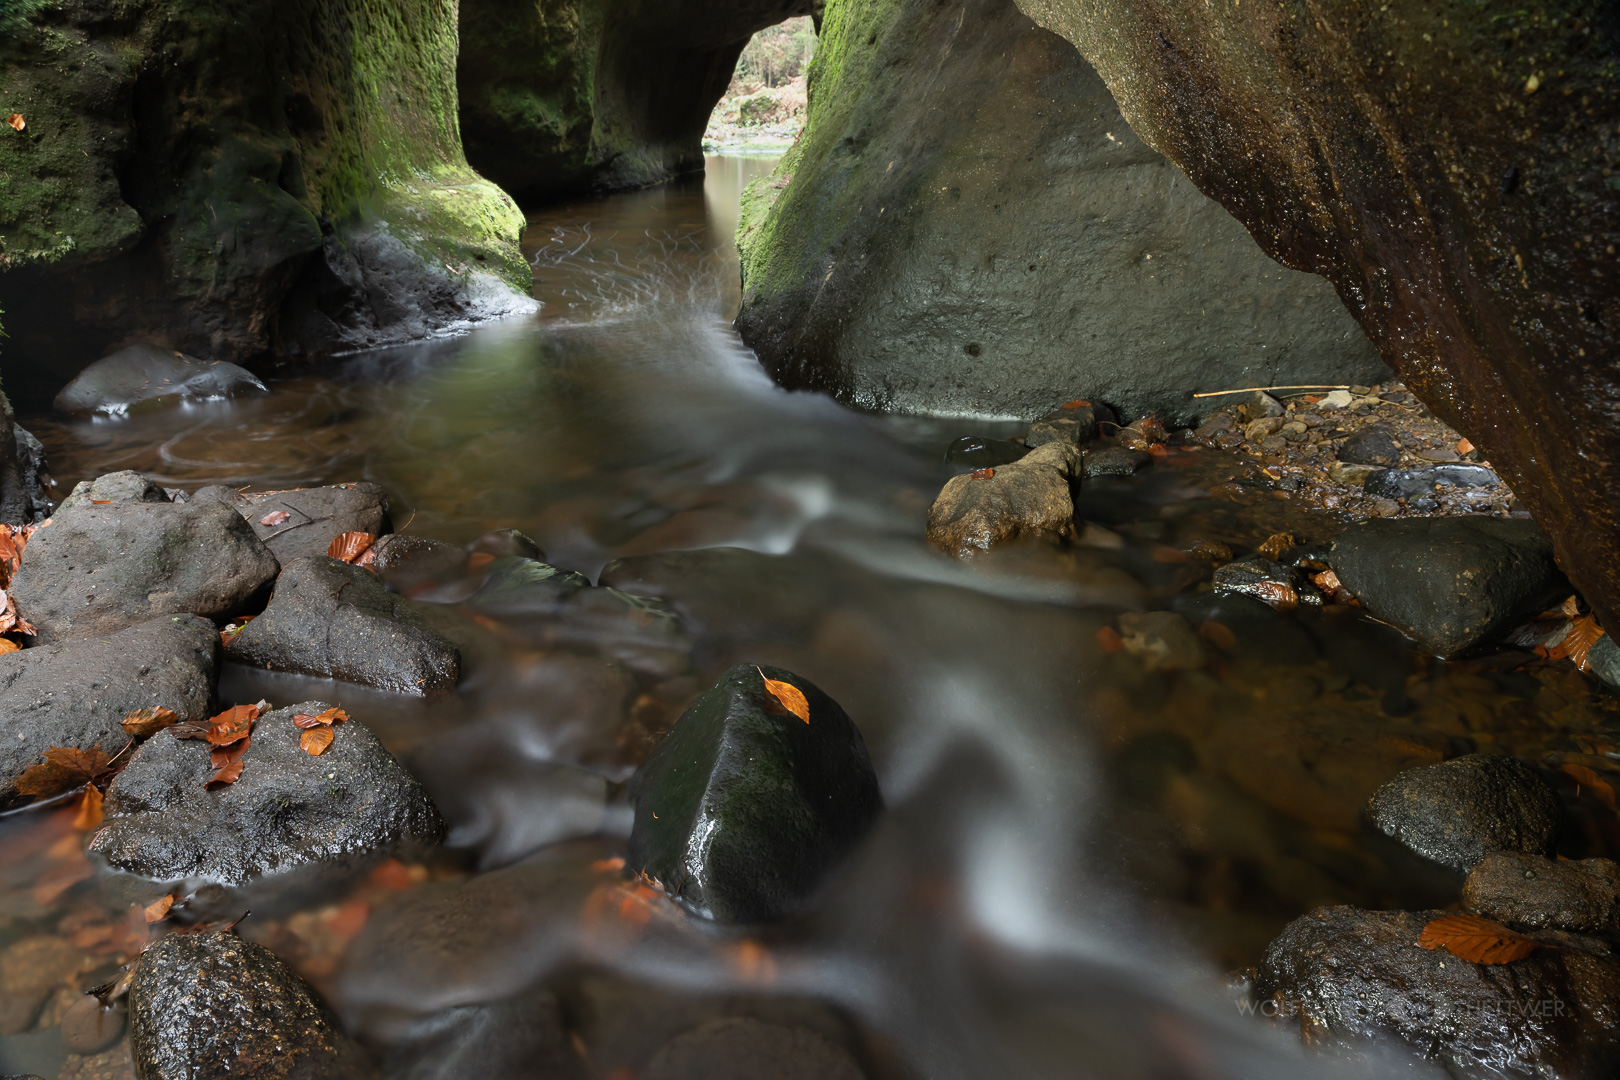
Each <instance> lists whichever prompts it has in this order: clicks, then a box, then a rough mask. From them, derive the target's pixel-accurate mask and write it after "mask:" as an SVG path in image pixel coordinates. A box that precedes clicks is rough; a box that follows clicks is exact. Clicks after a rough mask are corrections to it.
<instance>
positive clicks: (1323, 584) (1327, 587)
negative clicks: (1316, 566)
mask: <svg viewBox="0 0 1620 1080" xmlns="http://www.w3.org/2000/svg"><path fill="white" fill-rule="evenodd" d="M1311 580H1312V581H1314V582H1316V587H1317V588H1318V589H1321V590H1322V591H1323V592H1325V593H1327V594H1328V595H1329V596H1332V595H1333V594H1334V593H1336V592H1338V591H1339V590H1340V589H1343V588H1344V584H1343V583H1342V582H1341V581H1340V580H1339V575H1338V574H1335V573H1334V572H1333V571H1331V570H1323V571H1322V572H1321V573H1320V574H1312V575H1311Z"/></svg>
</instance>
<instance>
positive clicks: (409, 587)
mask: <svg viewBox="0 0 1620 1080" xmlns="http://www.w3.org/2000/svg"><path fill="white" fill-rule="evenodd" d="M375 551H376V556H377V557H376V561H375V562H374V563H373V564H372V569H374V570H375V571H376V572H377V576H378V577H379V578H381V579H382V582H383V584H384V585H387V586H388V587H389V588H390V589H393V590H394V591H395V592H401V593H404V594H406V595H407V596H409V595H410V594H411V593H412V592H413V591H414V590H416V589H421V588H426V587H432V586H434V585H440V584H443V583H445V582H449V581H452V580H455V579H457V578H459V577H461V576H462V575H463V574H464V573H465V572H466V570H467V552H465V551H463V550H462V549H461V548H458V547H456V546H455V545H454V544H446V543H445V542H444V541H442V540H429V539H427V538H426V537H423V536H398V535H396V536H384V537H381V538H379V539H378V540H377V543H376V545H375Z"/></svg>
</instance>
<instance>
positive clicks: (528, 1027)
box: [383, 988, 593, 1080]
mask: <svg viewBox="0 0 1620 1080" xmlns="http://www.w3.org/2000/svg"><path fill="white" fill-rule="evenodd" d="M568 1036H569V1027H568V1025H567V1023H566V1022H565V1018H564V1016H563V1013H562V1008H561V1006H560V1005H559V1004H558V1001H557V995H556V994H554V993H552V992H551V991H549V990H546V989H544V988H537V989H532V990H529V991H526V992H524V993H521V994H517V995H515V996H513V997H510V998H506V999H504V1000H501V1001H493V1002H479V1003H477V1004H470V1005H460V1006H457V1007H454V1008H449V1009H445V1010H442V1011H440V1012H436V1013H430V1014H429V1015H427V1016H425V1017H422V1018H420V1019H417V1020H414V1021H413V1022H411V1023H409V1024H401V1025H395V1026H394V1027H393V1028H392V1029H391V1030H390V1031H389V1038H388V1041H387V1053H388V1057H387V1059H386V1060H385V1061H384V1062H383V1065H384V1070H385V1075H387V1076H388V1077H389V1078H390V1080H466V1078H469V1077H476V1076H486V1077H491V1078H495V1077H529V1076H532V1077H544V1078H545V1080H587V1078H588V1077H590V1076H592V1075H593V1074H592V1072H591V1071H590V1070H589V1069H587V1067H586V1065H585V1062H583V1061H581V1060H580V1055H579V1054H578V1053H577V1052H575V1050H574V1048H573V1046H571V1045H570V1043H569V1038H568Z"/></svg>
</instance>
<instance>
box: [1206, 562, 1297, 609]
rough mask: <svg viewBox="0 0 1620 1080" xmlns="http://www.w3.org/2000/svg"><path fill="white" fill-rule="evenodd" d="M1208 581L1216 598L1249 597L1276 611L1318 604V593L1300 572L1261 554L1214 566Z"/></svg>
mask: <svg viewBox="0 0 1620 1080" xmlns="http://www.w3.org/2000/svg"><path fill="white" fill-rule="evenodd" d="M1211 582H1212V585H1213V587H1214V590H1215V592H1216V594H1217V595H1219V596H1252V597H1254V598H1255V599H1256V600H1259V601H1261V602H1262V603H1265V604H1269V605H1271V606H1272V607H1276V608H1282V609H1287V608H1290V607H1293V606H1294V605H1295V604H1307V605H1314V604H1320V603H1321V602H1322V594H1321V593H1320V592H1319V591H1318V590H1317V588H1316V586H1315V585H1313V584H1311V581H1310V578H1308V577H1306V576H1305V572H1304V571H1303V570H1300V569H1298V568H1296V567H1293V566H1285V565H1283V564H1282V563H1280V562H1276V561H1274V560H1272V559H1268V558H1266V557H1265V556H1264V555H1250V556H1249V557H1248V558H1246V559H1238V560H1237V561H1235V562H1229V563H1227V564H1226V565H1225V566H1218V567H1216V568H1215V574H1214V577H1213V578H1212V579H1211Z"/></svg>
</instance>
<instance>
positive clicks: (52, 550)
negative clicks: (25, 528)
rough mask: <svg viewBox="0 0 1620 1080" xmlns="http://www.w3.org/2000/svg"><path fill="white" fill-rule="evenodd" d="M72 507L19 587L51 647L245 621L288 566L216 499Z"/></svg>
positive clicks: (34, 542)
mask: <svg viewBox="0 0 1620 1080" xmlns="http://www.w3.org/2000/svg"><path fill="white" fill-rule="evenodd" d="M69 502H72V497H71V496H70V497H69ZM64 507H65V508H64V509H63V510H60V511H58V512H57V514H56V516H55V517H54V518H52V519H51V524H50V525H48V526H46V527H44V528H42V529H40V530H39V531H38V532H36V533H35V534H34V535H33V537H32V538H31V539H30V540H29V541H28V546H27V547H26V548H25V549H24V551H23V559H22V565H21V567H20V568H19V569H18V571H17V576H16V578H15V579H14V580H13V581H12V583H11V596H12V599H13V600H15V601H16V604H17V609H18V611H19V612H21V614H22V615H23V617H24V618H26V619H27V620H28V621H29V622H31V623H33V624H34V626H35V628H36V629H37V630H38V631H39V637H40V639H41V640H42V641H58V640H61V639H62V638H69V637H84V636H86V635H89V634H109V633H112V632H114V631H117V630H122V629H123V628H124V627H126V626H133V625H134V624H136V623H138V622H144V621H146V620H148V619H150V618H152V617H153V616H155V615H173V614H181V613H188V614H192V615H201V616H203V617H205V618H211V619H220V618H226V617H228V616H231V615H236V614H240V613H242V612H243V611H244V610H245V609H247V608H249V607H251V606H252V605H253V604H254V602H255V600H257V601H258V602H262V600H263V598H262V592H263V590H264V589H265V587H266V586H268V585H269V584H270V582H271V581H272V580H274V579H275V576H276V571H277V569H278V568H279V564H278V563H277V562H276V557H275V556H274V555H272V554H270V549H269V548H267V547H265V546H264V544H263V543H261V542H260V541H259V538H258V537H257V536H254V535H253V530H252V529H251V528H249V527H248V523H247V522H246V521H244V520H242V517H241V515H240V514H238V513H237V512H236V511H234V510H232V509H230V508H229V507H227V506H223V505H221V504H220V503H218V502H214V501H212V500H205V501H201V502H190V503H171V502H167V501H163V502H143V501H137V500H134V499H131V500H128V501H122V502H108V503H107V504H106V505H100V504H98V503H97V502H94V501H81V502H78V503H75V504H73V505H67V504H66V503H65V504H64Z"/></svg>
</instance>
